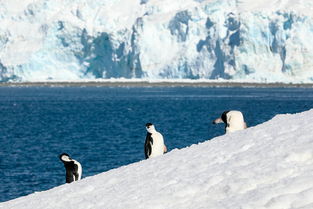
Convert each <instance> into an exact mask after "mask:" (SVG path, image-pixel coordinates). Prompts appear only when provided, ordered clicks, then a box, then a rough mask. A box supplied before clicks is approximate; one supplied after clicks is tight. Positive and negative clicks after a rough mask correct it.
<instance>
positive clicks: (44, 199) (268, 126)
mask: <svg viewBox="0 0 313 209" xmlns="http://www.w3.org/2000/svg"><path fill="white" fill-rule="evenodd" d="M312 123H313V110H310V111H307V112H303V113H299V114H293V115H289V114H287V115H278V116H276V117H275V118H273V119H272V120H270V121H268V122H266V123H264V124H261V125H258V126H256V127H252V128H249V129H246V130H243V131H238V132H235V133H230V134H227V135H223V136H220V137H216V138H214V139H212V140H210V141H206V142H204V143H201V144H198V145H193V146H191V147H188V148H185V149H182V150H177V149H175V150H172V151H171V152H169V153H167V154H166V155H164V156H161V157H157V158H154V159H149V160H143V161H141V162H138V163H134V164H131V165H128V166H124V167H121V168H118V169H114V170H110V171H108V172H105V173H102V174H99V175H96V176H93V177H88V178H85V179H82V180H81V181H78V182H75V183H72V184H67V185H62V186H59V187H56V188H54V189H51V190H49V191H44V192H38V193H35V194H31V195H28V196H26V197H21V198H18V199H15V200H11V201H8V202H4V203H0V208H5V209H9V208H12V209H13V208H15V209H18V208H21V209H36V208H38V209H39V208H40V209H41V208H45V209H49V208H51V209H52V208H53V209H55V208H75V209H77V208H81V209H86V208H92V209H97V208H99V209H103V208H110V209H112V208H121V209H125V208H134V209H141V208H142V209H168V208H170V209H176V208H177V209H183V208H186V209H191V208H192V209H198V208H199V209H200V208H201V209H202V208H203V209H204V208H212V209H224V208H225V209H226V208H227V209H236V208H242V209H256V208H257V209H262V208H272V209H278V208H279V209H300V208H301V209H311V208H313V199H312V197H313V181H312V173H313V138H312ZM177 140H179V139H177ZM103 160H105V159H103Z"/></svg>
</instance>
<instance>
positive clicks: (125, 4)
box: [0, 0, 313, 83]
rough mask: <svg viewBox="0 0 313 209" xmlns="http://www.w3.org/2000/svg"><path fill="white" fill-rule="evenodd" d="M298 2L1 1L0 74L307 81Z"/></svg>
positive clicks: (312, 76) (309, 26) (0, 77)
mask: <svg viewBox="0 0 313 209" xmlns="http://www.w3.org/2000/svg"><path fill="white" fill-rule="evenodd" d="M312 9H313V3H312V2H310V1H305V0H296V1H289V0H274V1H270V0H255V1H253V2H252V1H249V0H240V1H239V0H222V1H219V0H176V1H171V0H137V1H128V0H111V1H100V0H75V1H69V0H38V1H32V0H24V1H23V2H22V3H21V2H20V1H18V0H2V1H1V2H0V24H1V26H2V27H1V28H0V81H2V82H6V81H13V82H18V81H30V82H34V81H60V80H62V81H80V80H84V79H85V80H86V79H88V80H96V79H118V78H126V79H178V80H180V79H194V80H196V79H207V80H231V81H251V82H261V83H268V82H282V83H313V45H312V44H311V40H312V38H313V17H312V12H311V10H312Z"/></svg>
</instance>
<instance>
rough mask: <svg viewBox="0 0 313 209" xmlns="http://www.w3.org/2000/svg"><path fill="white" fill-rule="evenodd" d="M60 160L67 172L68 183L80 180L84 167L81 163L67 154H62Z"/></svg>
mask: <svg viewBox="0 0 313 209" xmlns="http://www.w3.org/2000/svg"><path fill="white" fill-rule="evenodd" d="M59 158H60V160H61V161H62V162H63V164H64V167H65V170H66V183H71V182H73V181H78V180H80V179H81V176H82V166H81V165H80V163H79V162H78V161H76V160H74V159H72V158H71V157H70V156H69V155H68V154H66V153H62V154H61V155H60V157H59Z"/></svg>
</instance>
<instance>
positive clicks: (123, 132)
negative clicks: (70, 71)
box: [0, 87, 313, 202]
mask: <svg viewBox="0 0 313 209" xmlns="http://www.w3.org/2000/svg"><path fill="white" fill-rule="evenodd" d="M310 108H313V89H304V88H300V89H299V88H298V89H296V88H292V89H288V88H281V89H279V88H275V89H268V88H192V87H185V88H171V87H157V88H156V87H154V88H109V87H101V88H97V87H86V88H84V87H67V88H49V87H28V88H17V87H16V88H13V87H1V88H0V111H1V117H0V185H1V186H0V201H1V202H2V201H6V200H10V199H13V198H17V197H19V196H23V195H27V194H30V193H33V192H35V191H42V190H47V189H49V188H52V187H55V186H57V185H60V184H63V183H64V181H65V178H64V167H63V164H62V163H61V162H60V161H59V159H58V155H59V154H60V153H62V152H67V153H69V154H70V155H71V156H72V157H73V158H74V159H76V160H78V161H80V162H81V164H82V166H83V177H86V176H91V175H94V174H97V173H100V172H103V171H107V170H109V169H112V168H116V167H119V166H121V165H126V164H129V163H133V162H137V161H140V160H142V159H143V158H144V154H143V143H144V140H145V135H146V130H145V124H146V123H147V122H152V123H154V124H155V126H156V128H157V130H159V131H160V132H161V133H162V134H163V135H164V138H165V142H166V144H167V146H168V149H169V150H171V149H174V148H183V147H186V146H189V145H191V144H194V143H198V142H202V141H205V140H207V139H210V138H213V137H215V136H218V135H222V134H223V132H224V127H223V125H222V124H220V125H215V126H214V125H212V124H211V121H212V120H213V119H215V118H217V117H218V116H220V114H221V113H222V112H223V111H224V110H229V109H237V110H241V111H242V112H243V113H244V115H245V118H246V121H247V124H248V125H249V126H255V125H257V124H260V123H262V122H264V121H267V120H269V119H271V118H272V117H273V116H275V115H276V114H282V113H295V112H301V111H304V110H308V109H310Z"/></svg>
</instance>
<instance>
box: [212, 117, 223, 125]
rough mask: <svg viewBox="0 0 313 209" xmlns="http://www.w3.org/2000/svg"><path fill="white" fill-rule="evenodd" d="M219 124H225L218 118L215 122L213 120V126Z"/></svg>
mask: <svg viewBox="0 0 313 209" xmlns="http://www.w3.org/2000/svg"><path fill="white" fill-rule="evenodd" d="M218 123H223V120H222V118H216V119H215V120H213V124H218Z"/></svg>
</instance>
